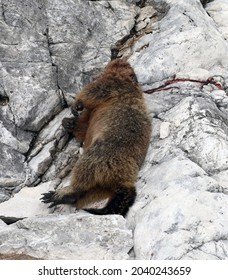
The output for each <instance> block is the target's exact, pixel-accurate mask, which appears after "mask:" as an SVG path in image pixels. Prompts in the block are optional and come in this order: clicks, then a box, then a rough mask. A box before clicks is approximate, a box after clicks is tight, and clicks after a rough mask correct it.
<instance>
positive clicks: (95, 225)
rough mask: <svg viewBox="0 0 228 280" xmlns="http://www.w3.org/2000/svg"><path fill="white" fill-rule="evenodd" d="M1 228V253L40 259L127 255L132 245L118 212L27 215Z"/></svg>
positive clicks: (119, 256)
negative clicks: (107, 213) (100, 214)
mask: <svg viewBox="0 0 228 280" xmlns="http://www.w3.org/2000/svg"><path fill="white" fill-rule="evenodd" d="M0 232H1V243H3V244H4V245H1V253H3V254H9V253H11V254H12V253H20V254H25V255H29V256H32V257H36V258H39V259H83V260H85V259H127V258H128V252H129V250H130V249H131V248H132V246H133V242H132V232H131V231H130V230H129V229H127V227H126V220H125V219H124V218H123V217H121V216H119V215H116V216H115V215H113V216H111V217H106V216H99V217H98V218H96V219H94V218H93V216H92V215H87V214H77V215H75V214H69V215H62V216H57V217H56V216H53V215H49V216H47V217H40V218H27V219H24V220H22V221H19V222H17V223H15V224H13V225H11V226H8V227H3V229H1V227H0ZM9 236H10V237H9Z"/></svg>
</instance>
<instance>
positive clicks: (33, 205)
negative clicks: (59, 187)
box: [0, 181, 57, 223]
mask: <svg viewBox="0 0 228 280" xmlns="http://www.w3.org/2000/svg"><path fill="white" fill-rule="evenodd" d="M56 183H57V182H56V181H53V182H48V183H43V184H40V185H39V186H38V187H34V188H31V187H30V188H28V187H24V188H23V189H21V191H20V192H18V193H17V194H15V195H14V197H13V198H11V199H10V200H8V201H5V202H3V203H1V204H0V219H2V220H3V221H6V222H7V223H11V222H12V221H17V220H19V219H23V218H26V217H34V216H42V215H43V216H45V215H48V214H49V213H51V212H53V211H52V210H50V209H48V208H47V206H46V205H44V204H43V203H42V202H41V201H40V198H41V194H42V193H44V192H48V191H49V190H53V189H54V187H55V185H56Z"/></svg>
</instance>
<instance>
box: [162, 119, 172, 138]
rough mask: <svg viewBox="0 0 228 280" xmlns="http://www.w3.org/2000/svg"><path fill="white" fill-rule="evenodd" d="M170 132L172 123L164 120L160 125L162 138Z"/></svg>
mask: <svg viewBox="0 0 228 280" xmlns="http://www.w3.org/2000/svg"><path fill="white" fill-rule="evenodd" d="M169 133H170V123H169V122H162V123H161V126H160V138H161V139H164V138H166V137H168V136H169Z"/></svg>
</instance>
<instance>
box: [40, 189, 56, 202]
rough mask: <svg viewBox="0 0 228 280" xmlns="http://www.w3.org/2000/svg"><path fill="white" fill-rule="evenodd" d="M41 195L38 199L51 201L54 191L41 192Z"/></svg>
mask: <svg viewBox="0 0 228 280" xmlns="http://www.w3.org/2000/svg"><path fill="white" fill-rule="evenodd" d="M41 195H42V197H41V198H40V200H41V201H42V202H43V203H51V202H53V199H54V195H55V191H49V192H48V193H42V194H41Z"/></svg>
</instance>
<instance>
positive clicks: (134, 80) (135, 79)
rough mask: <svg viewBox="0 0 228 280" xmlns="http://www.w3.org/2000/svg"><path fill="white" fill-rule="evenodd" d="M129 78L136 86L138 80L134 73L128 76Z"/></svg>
mask: <svg viewBox="0 0 228 280" xmlns="http://www.w3.org/2000/svg"><path fill="white" fill-rule="evenodd" d="M130 78H131V79H132V81H133V82H134V83H136V84H138V79H137V77H136V75H135V73H134V72H133V73H132V74H131V75H130Z"/></svg>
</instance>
